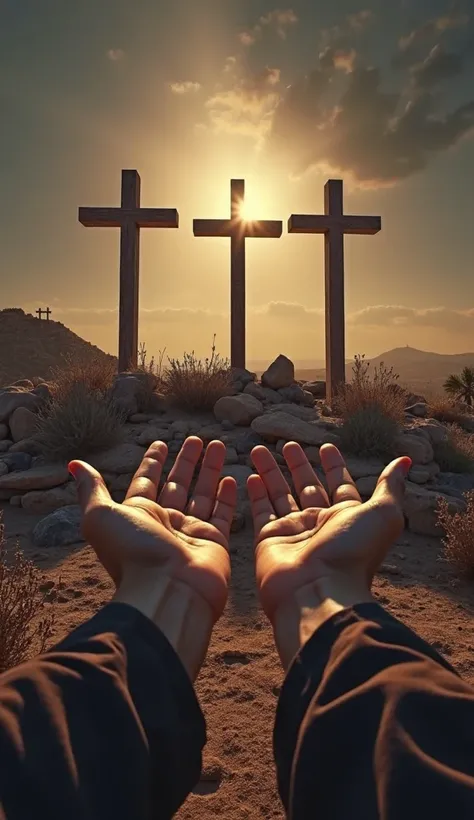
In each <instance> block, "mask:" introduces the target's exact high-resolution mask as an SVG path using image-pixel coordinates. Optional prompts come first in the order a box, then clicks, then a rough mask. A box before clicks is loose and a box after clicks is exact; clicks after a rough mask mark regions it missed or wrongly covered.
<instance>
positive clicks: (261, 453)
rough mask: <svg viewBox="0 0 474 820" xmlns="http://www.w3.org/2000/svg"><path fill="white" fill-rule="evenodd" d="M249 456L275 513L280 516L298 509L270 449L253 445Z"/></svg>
mask: <svg viewBox="0 0 474 820" xmlns="http://www.w3.org/2000/svg"><path fill="white" fill-rule="evenodd" d="M251 456H252V461H253V463H254V465H255V469H256V470H257V472H258V474H259V476H260V478H261V479H262V481H263V483H264V484H265V488H266V490H267V493H268V497H269V499H270V501H271V503H272V505H273V508H274V510H275V512H276V513H277V515H278V516H280V518H282V517H283V516H285V515H288V514H289V513H291V512H296V511H298V509H299V507H298V504H297V503H296V501H295V499H294V498H293V496H292V494H291V490H290V488H289V486H288V482H287V481H286V480H285V478H284V477H283V473H282V472H281V470H280V468H279V466H278V464H277V463H276V461H275V459H274V458H273V456H272V454H271V453H270V451H269V450H268V449H267V448H266V447H263V446H258V447H254V448H253V450H252V453H251Z"/></svg>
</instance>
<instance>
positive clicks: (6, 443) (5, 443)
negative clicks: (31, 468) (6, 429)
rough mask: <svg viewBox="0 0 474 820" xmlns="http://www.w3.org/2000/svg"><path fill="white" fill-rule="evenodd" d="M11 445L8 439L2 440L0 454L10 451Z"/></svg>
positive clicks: (11, 442)
mask: <svg viewBox="0 0 474 820" xmlns="http://www.w3.org/2000/svg"><path fill="white" fill-rule="evenodd" d="M12 444H13V441H10V439H8V438H6V439H4V440H3V441H0V453H6V452H7V450H9V449H10V447H11V446H12Z"/></svg>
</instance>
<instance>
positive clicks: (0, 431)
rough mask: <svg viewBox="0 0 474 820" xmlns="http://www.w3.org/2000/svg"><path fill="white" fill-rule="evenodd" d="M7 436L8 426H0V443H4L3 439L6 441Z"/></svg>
mask: <svg viewBox="0 0 474 820" xmlns="http://www.w3.org/2000/svg"><path fill="white" fill-rule="evenodd" d="M8 435H9V430H8V424H0V441H4V440H5V439H7V438H8Z"/></svg>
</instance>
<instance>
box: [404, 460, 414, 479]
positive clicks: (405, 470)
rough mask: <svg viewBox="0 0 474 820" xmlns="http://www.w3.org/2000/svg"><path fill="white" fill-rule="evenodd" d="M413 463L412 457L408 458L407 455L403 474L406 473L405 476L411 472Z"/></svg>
mask: <svg viewBox="0 0 474 820" xmlns="http://www.w3.org/2000/svg"><path fill="white" fill-rule="evenodd" d="M412 464H413V462H412V460H411V458H408V457H407V460H406V461H404V462H403V464H402V469H403V474H404V476H405V478H406V476H407V475H408V473H409V472H410V470H411V465H412Z"/></svg>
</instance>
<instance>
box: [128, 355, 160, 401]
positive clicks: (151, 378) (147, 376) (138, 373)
mask: <svg viewBox="0 0 474 820" xmlns="http://www.w3.org/2000/svg"><path fill="white" fill-rule="evenodd" d="M165 352H166V348H164V349H163V350H160V351H159V352H158V359H157V360H155V357H154V356H152V357H151V359H150V361H149V362H147V350H146V347H145V344H144V343H143V342H141V343H140V346H139V350H138V362H139V364H138V367H136V368H131V369H130V370H129V371H128V372H129V373H130V374H131V375H132V376H135V378H137V379H138V380H139V382H140V385H141V390H140V392H139V394H138V396H137V399H138V410H139V412H140V413H147V412H148V411H149V410H150V409H151V397H152V396H153V394H154V393H158V392H164V390H165V382H164V375H163V359H164V355H165Z"/></svg>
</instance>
